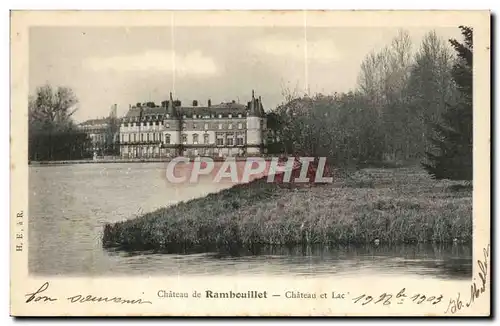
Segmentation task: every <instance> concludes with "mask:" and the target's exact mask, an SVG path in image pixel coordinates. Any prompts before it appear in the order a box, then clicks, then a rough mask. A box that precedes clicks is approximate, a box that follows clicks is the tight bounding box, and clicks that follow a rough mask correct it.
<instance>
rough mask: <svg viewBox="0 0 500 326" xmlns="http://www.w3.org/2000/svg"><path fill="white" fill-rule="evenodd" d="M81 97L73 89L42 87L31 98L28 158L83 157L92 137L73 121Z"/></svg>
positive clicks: (29, 104)
mask: <svg viewBox="0 0 500 326" xmlns="http://www.w3.org/2000/svg"><path fill="white" fill-rule="evenodd" d="M77 103H78V99H77V98H76V96H75V94H74V93H73V91H72V90H71V89H70V88H67V87H58V88H56V89H53V88H52V86H51V85H44V86H41V87H38V88H37V90H36V94H35V95H34V96H30V98H29V100H28V110H29V119H28V122H29V127H28V142H29V143H28V152H29V153H28V154H29V155H28V157H29V159H30V160H67V159H77V158H82V157H85V156H86V155H87V153H86V152H85V148H86V144H87V142H88V137H87V135H86V134H85V133H84V132H81V131H79V130H77V128H76V126H75V124H74V123H73V120H72V115H73V114H74V113H75V112H76V110H77V108H76V104H77Z"/></svg>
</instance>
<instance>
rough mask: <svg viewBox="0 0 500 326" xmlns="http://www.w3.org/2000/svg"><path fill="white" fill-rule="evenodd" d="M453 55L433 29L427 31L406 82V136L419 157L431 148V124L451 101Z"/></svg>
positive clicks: (452, 93)
mask: <svg viewBox="0 0 500 326" xmlns="http://www.w3.org/2000/svg"><path fill="white" fill-rule="evenodd" d="M452 67H453V55H452V53H451V51H450V50H449V49H448V47H447V46H446V43H445V41H444V40H443V39H440V38H439V37H438V36H437V34H436V32H435V31H432V32H429V33H427V34H426V35H425V36H424V38H423V40H422V43H421V45H420V48H419V49H418V51H417V53H416V54H415V63H414V65H413V66H412V69H411V74H410V77H409V80H408V84H407V92H406V93H407V96H408V99H407V101H408V108H409V112H408V122H407V125H406V126H407V128H408V136H409V137H411V139H412V144H411V148H410V150H411V152H412V153H413V157H414V158H419V159H421V158H422V156H424V155H425V152H426V151H429V150H430V149H431V145H432V144H431V143H429V141H428V139H429V136H430V135H432V133H433V130H432V124H433V123H436V122H438V121H439V120H440V119H441V115H442V113H443V112H444V111H445V109H446V103H449V104H450V103H454V102H455V100H454V97H455V96H456V93H457V91H456V87H455V85H454V82H453V79H452Z"/></svg>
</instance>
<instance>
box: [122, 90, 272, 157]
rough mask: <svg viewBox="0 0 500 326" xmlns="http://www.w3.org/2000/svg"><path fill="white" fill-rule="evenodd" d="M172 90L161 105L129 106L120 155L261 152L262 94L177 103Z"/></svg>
mask: <svg viewBox="0 0 500 326" xmlns="http://www.w3.org/2000/svg"><path fill="white" fill-rule="evenodd" d="M181 104H182V103H181V102H180V101H178V100H177V101H174V100H173V98H172V94H170V99H169V100H168V101H163V102H162V103H161V106H157V105H155V104H154V103H152V102H148V103H142V104H141V103H137V105H135V106H134V107H130V109H129V111H128V112H127V114H126V116H125V117H124V118H123V119H122V121H121V124H120V138H119V143H120V155H121V157H122V158H156V157H175V156H188V157H196V156H210V157H227V156H245V155H261V154H262V153H263V152H264V148H265V139H266V137H265V131H266V118H265V112H264V107H263V105H262V100H261V98H260V97H259V98H255V96H254V92H253V91H252V98H251V100H250V101H249V102H248V103H247V105H242V104H239V103H235V101H232V102H229V103H220V104H216V105H212V104H211V101H210V100H208V103H207V105H206V106H200V105H198V101H196V100H195V101H193V102H192V105H190V106H182V105H181Z"/></svg>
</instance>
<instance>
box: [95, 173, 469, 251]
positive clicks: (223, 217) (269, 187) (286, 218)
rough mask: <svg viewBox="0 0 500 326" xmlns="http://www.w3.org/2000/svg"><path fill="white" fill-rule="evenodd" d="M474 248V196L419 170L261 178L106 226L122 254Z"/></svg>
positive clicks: (106, 237)
mask: <svg viewBox="0 0 500 326" xmlns="http://www.w3.org/2000/svg"><path fill="white" fill-rule="evenodd" d="M471 242H472V191H471V189H469V188H467V187H465V186H464V185H462V184H461V182H453V181H435V180H432V179H430V177H429V176H428V175H427V174H426V173H425V172H424V171H422V170H421V169H418V168H397V169H364V170H361V171H358V172H356V173H354V174H353V175H350V176H347V177H343V178H336V179H335V182H334V184H328V185H315V186H311V187H298V188H295V187H282V186H280V185H277V184H274V183H267V182H264V181H262V180H254V181H252V182H250V183H246V184H239V185H235V186H233V187H231V188H229V189H224V190H222V191H220V192H217V193H213V194H209V195H207V196H205V197H201V198H196V199H192V200H189V201H187V202H180V203H177V204H175V205H173V206H169V207H165V208H160V209H158V210H155V211H153V212H149V213H146V214H144V215H142V216H140V217H136V218H133V219H129V220H125V221H122V222H116V223H107V224H106V225H105V226H104V230H103V235H102V245H103V247H104V248H106V249H112V248H115V249H118V250H120V249H121V250H133V251H135V250H137V251H142V250H165V249H168V248H173V247H181V248H183V249H184V250H189V249H195V248H208V247H213V246H215V247H218V248H231V247H247V248H248V247H253V246H259V245H312V244H323V245H335V244H358V245H362V244H375V245H379V244H380V245H382V244H384V245H385V244H413V243H414V244H420V243H422V244H425V243H429V244H446V243H450V244H452V243H457V244H458V243H460V244H470V243H471Z"/></svg>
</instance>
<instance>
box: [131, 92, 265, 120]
mask: <svg viewBox="0 0 500 326" xmlns="http://www.w3.org/2000/svg"><path fill="white" fill-rule="evenodd" d="M194 102H196V101H194ZM209 102H210V101H209ZM181 104H182V103H181V102H180V101H178V100H176V101H174V100H173V99H172V94H170V100H167V101H163V102H162V105H161V106H158V105H155V104H154V103H152V102H150V103H148V104H147V105H146V104H142V105H140V104H138V105H140V106H138V105H136V106H132V107H130V109H129V110H128V112H127V114H126V115H125V118H124V120H137V119H140V118H142V119H146V120H149V119H163V118H165V117H166V115H167V114H169V116H170V117H176V116H186V117H192V116H193V115H200V116H207V115H208V116H210V117H212V116H214V117H218V116H219V115H222V116H223V117H228V116H229V114H231V115H238V114H241V115H243V116H247V115H249V116H264V115H265V112H264V106H263V105H262V100H261V98H260V97H259V98H258V99H256V98H255V97H254V93H253V91H252V100H251V101H250V102H248V103H247V105H243V104H240V103H236V102H235V101H232V102H223V103H219V104H214V105H210V103H208V105H193V106H182V105H181ZM193 104H196V103H193Z"/></svg>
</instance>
